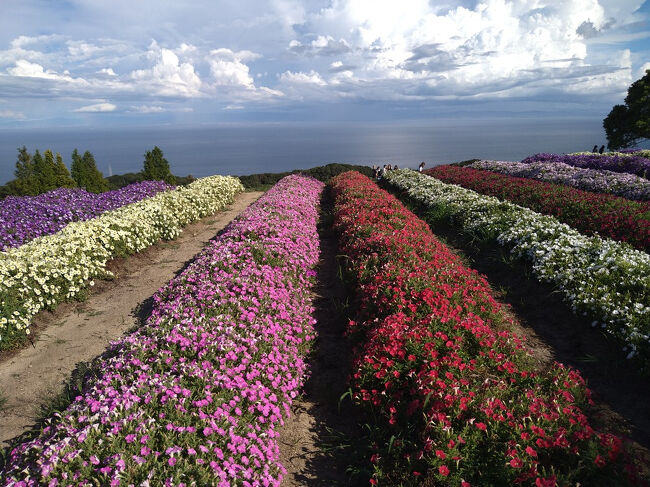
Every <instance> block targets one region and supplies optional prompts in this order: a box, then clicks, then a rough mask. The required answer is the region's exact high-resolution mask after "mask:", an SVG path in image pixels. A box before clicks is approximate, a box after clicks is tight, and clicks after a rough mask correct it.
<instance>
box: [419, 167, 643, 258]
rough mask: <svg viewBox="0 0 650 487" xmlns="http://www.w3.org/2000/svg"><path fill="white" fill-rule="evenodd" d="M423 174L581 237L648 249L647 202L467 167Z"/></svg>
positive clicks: (437, 169)
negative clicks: (549, 220)
mask: <svg viewBox="0 0 650 487" xmlns="http://www.w3.org/2000/svg"><path fill="white" fill-rule="evenodd" d="M426 173H427V174H429V175H431V176H433V177H435V178H437V179H440V180H441V181H443V182H445V183H451V184H457V185H459V186H462V187H463V188H468V189H471V190H473V191H476V192H478V193H481V194H485V195H489V196H496V197H497V198H500V199H505V200H508V201H511V202H513V203H516V204H518V205H521V206H525V207H527V208H530V209H531V210H533V211H537V212H539V213H543V214H546V215H553V216H555V217H556V218H557V219H558V220H560V221H561V222H563V223H566V224H567V225H570V226H572V227H573V228H575V229H577V230H579V231H581V232H583V233H586V234H593V233H594V232H598V233H599V234H600V235H601V236H603V237H609V238H612V239H614V240H620V241H623V242H628V243H630V244H631V245H633V246H634V247H636V248H637V249H641V250H646V251H647V250H648V249H650V202H637V201H630V200H628V199H625V198H620V197H618V196H613V195H607V194H599V193H591V192H589V191H582V190H579V189H575V188H571V187H568V186H563V185H560V184H553V183H546V182H542V181H536V180H532V179H526V178H517V177H513V176H507V175H505V174H499V173H495V172H491V171H483V170H479V169H472V168H469V167H459V166H437V167H434V168H433V169H430V170H428V171H426Z"/></svg>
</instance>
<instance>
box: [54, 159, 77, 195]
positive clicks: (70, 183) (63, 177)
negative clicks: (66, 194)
mask: <svg viewBox="0 0 650 487" xmlns="http://www.w3.org/2000/svg"><path fill="white" fill-rule="evenodd" d="M54 182H55V184H56V187H57V188H74V187H75V186H77V183H76V182H75V180H74V179H72V177H71V176H70V172H69V171H68V168H67V167H66V165H65V164H64V163H63V157H61V154H59V153H58V152H57V153H56V162H55V163H54Z"/></svg>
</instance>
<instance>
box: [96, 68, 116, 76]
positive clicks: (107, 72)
mask: <svg viewBox="0 0 650 487" xmlns="http://www.w3.org/2000/svg"><path fill="white" fill-rule="evenodd" d="M97 74H105V75H106V76H117V74H115V71H113V68H102V69H100V70H99V71H97Z"/></svg>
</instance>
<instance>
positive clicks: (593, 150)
mask: <svg viewBox="0 0 650 487" xmlns="http://www.w3.org/2000/svg"><path fill="white" fill-rule="evenodd" d="M591 152H598V144H596V145H595V146H594V148H593V149H591Z"/></svg>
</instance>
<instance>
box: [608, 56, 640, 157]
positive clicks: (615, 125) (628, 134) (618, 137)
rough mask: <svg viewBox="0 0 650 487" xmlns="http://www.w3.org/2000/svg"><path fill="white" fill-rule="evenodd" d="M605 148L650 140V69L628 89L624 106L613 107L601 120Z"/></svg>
mask: <svg viewBox="0 0 650 487" xmlns="http://www.w3.org/2000/svg"><path fill="white" fill-rule="evenodd" d="M603 127H604V128H605V133H606V134H607V147H609V148H610V149H612V150H616V149H622V148H625V147H630V146H633V145H635V144H636V143H637V142H639V141H640V140H641V139H650V69H648V70H646V72H645V76H644V77H643V78H641V79H639V80H637V81H635V82H634V83H632V85H631V86H630V87H629V88H628V90H627V96H626V97H625V105H615V106H614V108H612V110H611V111H610V112H609V115H607V117H606V118H605V120H603Z"/></svg>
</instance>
